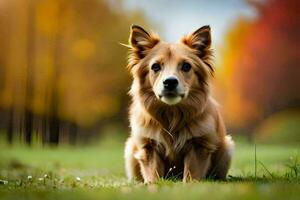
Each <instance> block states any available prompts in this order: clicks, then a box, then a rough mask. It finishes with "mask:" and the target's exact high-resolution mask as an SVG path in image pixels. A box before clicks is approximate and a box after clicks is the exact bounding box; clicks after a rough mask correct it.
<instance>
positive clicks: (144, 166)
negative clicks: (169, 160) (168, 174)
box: [135, 148, 165, 183]
mask: <svg viewBox="0 0 300 200" xmlns="http://www.w3.org/2000/svg"><path fill="white" fill-rule="evenodd" d="M135 158H136V159H137V160H138V161H139V164H140V169H141V174H142V176H143V179H144V183H155V182H156V181H158V180H159V178H160V177H162V176H163V175H164V171H165V168H164V164H163V160H162V159H161V158H160V156H159V154H158V152H157V151H156V150H155V149H153V148H142V149H141V150H139V151H138V152H137V153H136V154H135Z"/></svg>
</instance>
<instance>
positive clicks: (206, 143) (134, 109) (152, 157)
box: [125, 25, 234, 183]
mask: <svg viewBox="0 0 300 200" xmlns="http://www.w3.org/2000/svg"><path fill="white" fill-rule="evenodd" d="M128 47H129V58H128V68H129V70H130V72H131V74H132V76H133V83H132V86H131V90H130V92H129V94H130V95H131V97H132V103H131V106H130V111H129V115H130V116H129V118H130V127H131V135H130V137H129V138H128V140H127V142H126V145H125V168H126V173H127V176H128V179H129V180H137V181H142V182H144V183H153V182H156V181H157V180H158V179H160V178H170V177H176V178H179V179H182V180H183V181H184V182H187V181H193V180H201V179H203V178H212V179H225V178H226V174H227V172H228V169H229V166H230V161H231V154H232V151H233V146H234V143H233V141H232V140H231V137H230V136H228V135H226V130H225V126H224V123H223V120H222V117H221V115H220V112H219V109H218V106H217V103H216V101H215V100H214V99H213V97H212V96H211V94H210V79H211V77H212V76H213V74H214V68H213V64H212V50H211V34H210V27H209V26H203V27H201V28H199V29H198V30H196V31H195V32H193V33H192V34H189V35H187V36H184V37H183V38H182V39H181V40H180V41H179V42H177V43H166V42H163V41H161V40H160V38H159V36H158V35H156V34H154V33H152V32H151V33H148V32H147V31H145V30H144V29H143V28H142V27H140V26H137V25H133V26H132V27H131V33H130V38H129V45H128Z"/></svg>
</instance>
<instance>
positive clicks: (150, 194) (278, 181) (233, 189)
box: [0, 140, 300, 199]
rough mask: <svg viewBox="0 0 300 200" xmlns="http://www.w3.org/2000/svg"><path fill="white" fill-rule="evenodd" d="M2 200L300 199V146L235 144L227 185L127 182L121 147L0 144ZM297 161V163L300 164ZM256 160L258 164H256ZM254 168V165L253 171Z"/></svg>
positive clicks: (113, 144)
mask: <svg viewBox="0 0 300 200" xmlns="http://www.w3.org/2000/svg"><path fill="white" fill-rule="evenodd" d="M0 148H1V151H0V199H166V198H171V199H201V198H202V199H239V198H242V199H299V197H300V148H299V146H283V145H276V146H275V145H266V144H257V145H256V159H255V146H254V144H251V145H250V144H247V143H245V142H242V141H240V142H237V145H236V152H235V156H234V160H233V164H232V168H231V170H230V172H229V178H228V180H227V181H226V182H213V181H208V180H206V181H201V182H195V183H189V184H183V183H181V182H172V181H163V180H162V181H160V182H159V183H157V184H155V185H142V184H133V183H127V181H126V178H125V175H124V170H123V155H122V154H123V143H122V142H118V141H112V140H105V141H103V142H102V143H100V144H99V145H92V146H89V147H68V146H61V147H59V148H41V147H33V148H27V147H24V146H22V145H15V146H13V147H9V146H7V145H5V144H0ZM297 159H298V160H297ZM255 160H256V162H255ZM255 166H256V167H255Z"/></svg>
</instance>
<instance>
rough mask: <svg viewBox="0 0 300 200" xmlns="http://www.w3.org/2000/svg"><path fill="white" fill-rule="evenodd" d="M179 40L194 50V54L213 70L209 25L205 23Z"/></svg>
mask: <svg viewBox="0 0 300 200" xmlns="http://www.w3.org/2000/svg"><path fill="white" fill-rule="evenodd" d="M181 42H182V43H183V44H185V45H187V46H188V47H190V48H192V49H194V50H195V52H196V54H197V55H198V56H199V57H200V58H201V59H202V60H203V61H204V62H205V63H206V64H207V65H208V66H209V68H210V69H211V70H212V71H213V68H212V65H211V64H210V63H211V61H210V60H211V56H212V50H211V34H210V26H208V25H206V26H203V27H201V28H199V29H198V30H196V31H195V32H193V33H192V34H189V35H187V36H185V37H183V38H182V39H181Z"/></svg>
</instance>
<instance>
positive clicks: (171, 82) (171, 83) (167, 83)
mask: <svg viewBox="0 0 300 200" xmlns="http://www.w3.org/2000/svg"><path fill="white" fill-rule="evenodd" d="M163 84H164V88H165V89H166V90H174V89H176V87H177V85H178V80H177V78H175V77H170V78H167V79H166V80H164V82H163Z"/></svg>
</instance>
